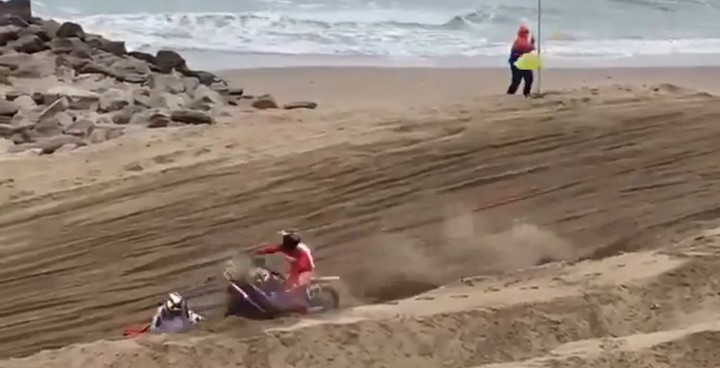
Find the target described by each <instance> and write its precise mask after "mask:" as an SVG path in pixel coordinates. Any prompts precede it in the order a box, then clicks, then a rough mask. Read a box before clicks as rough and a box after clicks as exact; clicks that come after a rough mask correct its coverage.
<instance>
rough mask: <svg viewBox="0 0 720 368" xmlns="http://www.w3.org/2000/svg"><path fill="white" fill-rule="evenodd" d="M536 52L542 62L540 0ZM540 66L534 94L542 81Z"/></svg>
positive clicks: (539, 3)
mask: <svg viewBox="0 0 720 368" xmlns="http://www.w3.org/2000/svg"><path fill="white" fill-rule="evenodd" d="M536 42H537V53H538V60H540V63H541V64H542V55H541V54H542V0H538V2H537V40H536ZM541 69H542V68H541V67H538V70H537V72H538V75H537V84H535V94H537V95H538V96H539V95H540V83H541V82H542V75H541V74H542V71H541Z"/></svg>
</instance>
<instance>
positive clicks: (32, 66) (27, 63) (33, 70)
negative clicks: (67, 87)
mask: <svg viewBox="0 0 720 368" xmlns="http://www.w3.org/2000/svg"><path fill="white" fill-rule="evenodd" d="M0 66H5V67H7V68H9V69H10V70H11V71H10V75H12V76H14V77H19V78H43V77H47V76H50V75H53V74H55V57H54V55H51V54H47V53H45V52H40V53H36V54H33V55H30V54H28V53H17V54H6V55H0Z"/></svg>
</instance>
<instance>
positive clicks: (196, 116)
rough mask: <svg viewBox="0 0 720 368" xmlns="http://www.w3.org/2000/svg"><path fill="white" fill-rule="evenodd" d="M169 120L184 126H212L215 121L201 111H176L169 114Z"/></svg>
mask: <svg viewBox="0 0 720 368" xmlns="http://www.w3.org/2000/svg"><path fill="white" fill-rule="evenodd" d="M170 120H172V121H177V122H180V123H185V124H193V125H200V124H214V123H215V120H214V119H213V118H212V116H210V115H209V114H206V113H204V112H202V111H193V110H176V111H173V112H172V113H171V114H170Z"/></svg>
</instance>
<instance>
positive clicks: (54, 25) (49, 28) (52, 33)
mask: <svg viewBox="0 0 720 368" xmlns="http://www.w3.org/2000/svg"><path fill="white" fill-rule="evenodd" d="M40 27H42V29H43V30H44V31H45V34H47V35H48V37H50V38H55V37H57V32H58V30H59V29H60V27H61V24H60V23H58V22H57V21H55V20H53V19H43V20H41V21H40Z"/></svg>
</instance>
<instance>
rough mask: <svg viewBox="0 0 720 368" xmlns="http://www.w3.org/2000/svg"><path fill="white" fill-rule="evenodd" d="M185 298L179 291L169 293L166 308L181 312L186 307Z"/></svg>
mask: <svg viewBox="0 0 720 368" xmlns="http://www.w3.org/2000/svg"><path fill="white" fill-rule="evenodd" d="M185 305H186V302H185V298H183V297H182V295H180V293H178V292H172V293H170V294H168V299H167V300H166V301H165V308H166V309H167V310H169V311H172V312H180V311H183V310H184V309H185Z"/></svg>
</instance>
